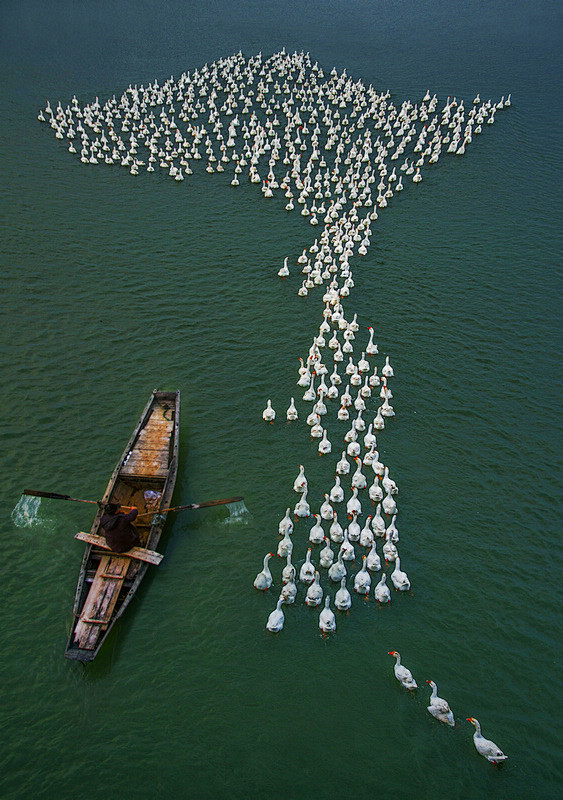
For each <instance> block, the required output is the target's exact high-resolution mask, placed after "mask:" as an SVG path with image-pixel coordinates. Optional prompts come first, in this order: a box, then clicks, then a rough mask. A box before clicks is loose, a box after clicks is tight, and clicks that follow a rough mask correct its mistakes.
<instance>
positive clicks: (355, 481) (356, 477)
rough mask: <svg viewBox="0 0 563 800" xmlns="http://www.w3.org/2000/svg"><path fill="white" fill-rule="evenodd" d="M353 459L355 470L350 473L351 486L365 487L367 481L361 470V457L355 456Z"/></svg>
mask: <svg viewBox="0 0 563 800" xmlns="http://www.w3.org/2000/svg"><path fill="white" fill-rule="evenodd" d="M354 461H355V462H356V471H355V472H354V474H353V475H352V488H356V489H365V488H366V486H367V483H368V482H367V478H366V476H365V475H364V473H363V472H362V460H361V458H355V459H354Z"/></svg>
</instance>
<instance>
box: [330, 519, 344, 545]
mask: <svg viewBox="0 0 563 800" xmlns="http://www.w3.org/2000/svg"><path fill="white" fill-rule="evenodd" d="M328 533H329V536H330V538H331V541H333V542H335V544H339V543H340V542H341V541H342V540H343V539H344V530H343V528H342V525H341V524H340V523H339V522H338V514H337V513H336V511H333V513H332V524H331V526H330V528H329V529H328Z"/></svg>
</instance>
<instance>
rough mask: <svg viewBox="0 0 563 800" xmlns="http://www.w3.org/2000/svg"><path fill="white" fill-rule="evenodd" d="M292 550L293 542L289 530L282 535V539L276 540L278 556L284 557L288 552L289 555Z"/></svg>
mask: <svg viewBox="0 0 563 800" xmlns="http://www.w3.org/2000/svg"><path fill="white" fill-rule="evenodd" d="M292 552H293V542H292V540H291V538H290V535H289V531H288V530H286V532H285V533H284V535H283V539H281V540H280V541H279V542H278V556H279V557H280V558H285V557H286V556H287V555H288V554H289V555H291V553H292Z"/></svg>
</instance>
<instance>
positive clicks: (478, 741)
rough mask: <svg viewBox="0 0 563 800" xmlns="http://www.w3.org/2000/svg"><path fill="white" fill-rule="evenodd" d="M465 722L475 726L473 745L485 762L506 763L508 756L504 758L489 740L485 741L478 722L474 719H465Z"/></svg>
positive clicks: (500, 751)
mask: <svg viewBox="0 0 563 800" xmlns="http://www.w3.org/2000/svg"><path fill="white" fill-rule="evenodd" d="M467 721H468V722H470V723H471V724H472V725H474V726H475V733H474V734H473V743H474V744H475V748H476V749H477V752H478V753H479V755H481V756H483V757H484V758H486V759H487V761H491V762H492V763H493V764H500V763H501V761H506V759H507V758H508V756H506V755H505V754H504V753H503V752H502V750H501V749H500V748H499V747H497V745H496V744H495V743H494V742H491V740H490V739H485V737H484V736H483V734H482V733H481V725H480V723H479V720H478V719H475V717H467Z"/></svg>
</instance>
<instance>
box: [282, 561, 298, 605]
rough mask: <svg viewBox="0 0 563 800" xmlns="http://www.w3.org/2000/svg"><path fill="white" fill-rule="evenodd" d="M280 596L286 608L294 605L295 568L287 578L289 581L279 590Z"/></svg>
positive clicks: (295, 587) (295, 594)
mask: <svg viewBox="0 0 563 800" xmlns="http://www.w3.org/2000/svg"><path fill="white" fill-rule="evenodd" d="M281 596H282V597H283V601H284V603H286V604H287V605H288V606H290V605H292V604H293V603H295V598H296V597H297V584H296V583H295V567H294V568H293V569H292V570H291V575H290V576H289V580H288V582H287V583H286V584H284V586H283V588H282V590H281Z"/></svg>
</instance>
